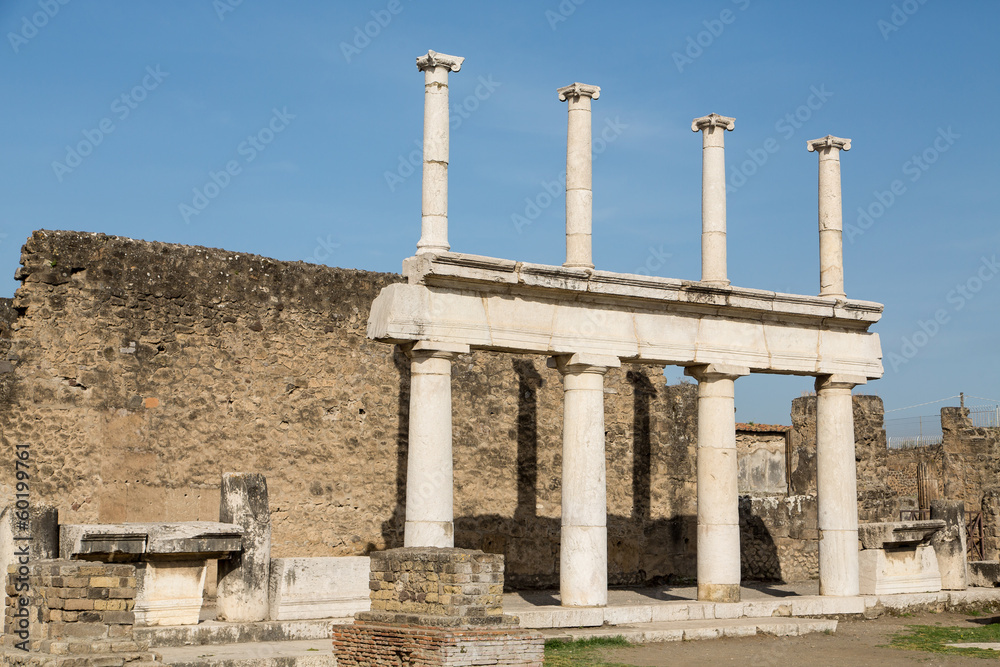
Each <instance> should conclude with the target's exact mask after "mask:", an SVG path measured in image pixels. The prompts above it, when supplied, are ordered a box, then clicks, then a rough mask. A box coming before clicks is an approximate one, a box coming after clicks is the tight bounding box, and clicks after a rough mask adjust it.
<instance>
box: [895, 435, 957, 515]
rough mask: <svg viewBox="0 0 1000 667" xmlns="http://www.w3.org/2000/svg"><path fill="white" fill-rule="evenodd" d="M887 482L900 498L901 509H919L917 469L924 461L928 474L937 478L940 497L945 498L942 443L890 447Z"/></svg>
mask: <svg viewBox="0 0 1000 667" xmlns="http://www.w3.org/2000/svg"><path fill="white" fill-rule="evenodd" d="M887 460H888V468H889V471H888V477H887V478H886V479H887V482H888V484H889V488H890V489H892V492H893V493H895V494H896V496H897V497H898V498H899V503H900V509H917V470H918V469H919V467H920V464H921V463H923V464H924V465H925V467H926V470H927V473H928V475H929V476H930V477H931V478H933V479H934V480H936V482H937V488H938V497H939V498H943V497H944V496H943V492H944V489H943V477H942V465H943V463H944V449H943V448H942V446H941V445H929V446H926V447H912V448H907V449H890V450H889V451H888V456H887Z"/></svg>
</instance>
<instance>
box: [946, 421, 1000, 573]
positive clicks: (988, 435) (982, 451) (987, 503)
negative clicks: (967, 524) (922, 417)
mask: <svg viewBox="0 0 1000 667" xmlns="http://www.w3.org/2000/svg"><path fill="white" fill-rule="evenodd" d="M941 430H942V434H943V438H942V449H943V463H942V473H941V476H942V477H943V480H944V498H945V499H947V500H961V501H962V502H964V503H965V511H966V512H967V513H970V514H971V513H975V512H982V513H983V533H984V535H983V551H984V560H997V559H998V558H1000V428H982V427H975V426H973V425H972V422H971V420H970V419H969V410H968V408H942V409H941Z"/></svg>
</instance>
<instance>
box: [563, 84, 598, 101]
mask: <svg viewBox="0 0 1000 667" xmlns="http://www.w3.org/2000/svg"><path fill="white" fill-rule="evenodd" d="M556 92H557V93H559V101H560V102H565V101H566V100H568V99H569V98H571V97H574V98H577V99H579V98H581V97H589V98H591V99H594V100H596V99H597V98H598V97H600V96H601V87H600V86H591V85H589V84H586V83H579V82H577V83H574V84H572V85H570V86H563V87H562V88H560V89H559V90H557V91H556Z"/></svg>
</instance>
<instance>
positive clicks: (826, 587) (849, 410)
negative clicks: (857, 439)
mask: <svg viewBox="0 0 1000 667" xmlns="http://www.w3.org/2000/svg"><path fill="white" fill-rule="evenodd" d="M866 381H867V380H866V378H863V377H854V376H841V375H821V376H819V377H818V378H816V503H817V505H818V507H819V594H820V595H840V596H849V595H858V594H859V592H860V589H859V582H858V470H857V463H856V461H855V458H854V402H853V400H852V398H851V389H853V388H854V386H855V385H858V384H864V383H865V382H866Z"/></svg>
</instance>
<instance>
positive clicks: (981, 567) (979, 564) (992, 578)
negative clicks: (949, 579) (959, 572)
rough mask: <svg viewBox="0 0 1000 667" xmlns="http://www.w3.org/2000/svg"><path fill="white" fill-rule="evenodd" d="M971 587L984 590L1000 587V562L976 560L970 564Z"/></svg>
mask: <svg viewBox="0 0 1000 667" xmlns="http://www.w3.org/2000/svg"><path fill="white" fill-rule="evenodd" d="M969 585H970V586H979V587H983V588H993V587H995V586H1000V561H995V560H975V561H970V562H969Z"/></svg>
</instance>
